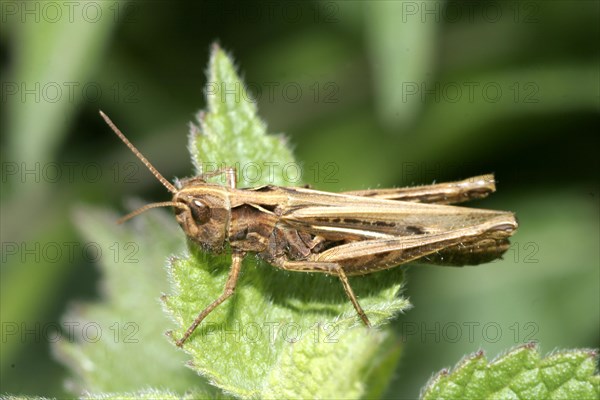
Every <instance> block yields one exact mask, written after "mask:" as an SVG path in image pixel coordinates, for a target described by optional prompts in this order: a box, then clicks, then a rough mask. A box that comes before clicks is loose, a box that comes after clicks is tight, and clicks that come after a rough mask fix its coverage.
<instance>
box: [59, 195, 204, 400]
mask: <svg viewBox="0 0 600 400" xmlns="http://www.w3.org/2000/svg"><path fill="white" fill-rule="evenodd" d="M117 217H118V216H117V215H114V214H113V213H109V212H106V211H103V210H98V209H94V208H91V207H80V208H79V209H78V210H77V212H76V213H75V215H74V220H75V223H76V225H77V227H78V228H79V230H80V232H81V234H82V236H83V238H84V239H85V242H84V243H85V246H87V247H86V248H87V249H88V250H87V251H89V254H90V259H94V260H97V261H99V266H100V268H101V273H102V282H101V296H102V297H101V300H100V301H98V302H93V303H87V304H77V305H74V306H73V307H72V308H71V310H70V311H69V312H68V313H67V314H66V315H65V316H64V317H63V323H62V324H61V325H62V326H67V327H72V328H71V329H72V332H70V333H71V334H72V336H73V337H69V336H70V335H69V332H66V333H65V334H63V335H59V336H58V337H60V340H59V341H58V342H56V343H55V346H54V353H55V355H56V356H57V358H58V359H59V360H60V361H62V362H63V364H65V365H66V366H67V368H68V369H70V370H71V373H72V374H73V375H74V377H73V378H72V379H71V382H70V384H69V387H71V389H72V390H73V392H74V393H77V394H79V393H81V392H83V391H84V390H85V391H88V392H92V393H102V392H124V391H135V390H140V389H142V388H145V387H166V388H169V389H170V390H173V391H177V392H179V393H184V392H185V391H186V390H189V389H190V388H194V387H195V388H203V387H207V386H208V385H206V384H204V385H203V382H202V381H201V380H198V378H197V377H196V376H195V375H194V374H193V373H192V372H191V371H190V370H189V369H187V368H185V367H184V366H183V362H184V358H185V357H184V356H183V355H182V354H177V353H174V352H173V350H172V348H171V346H170V345H169V343H168V339H167V338H166V337H165V336H164V330H165V327H166V326H167V325H168V323H169V320H168V318H166V317H165V315H164V314H163V313H162V312H161V310H160V305H159V304H160V302H159V297H160V295H161V293H162V292H165V291H166V289H167V287H168V282H167V279H166V276H165V274H164V270H163V269H162V266H163V265H164V262H165V259H166V258H167V255H168V254H169V253H171V252H177V251H181V250H182V248H183V247H184V240H182V239H183V238H182V234H181V232H180V231H179V229H178V228H177V226H176V224H175V222H174V221H173V218H172V217H171V216H169V215H167V214H166V213H165V212H161V211H160V210H154V211H153V212H151V213H146V214H144V215H142V216H139V217H137V218H136V219H135V220H132V221H131V222H129V223H127V224H125V225H123V226H119V225H117V224H116V220H117Z"/></svg>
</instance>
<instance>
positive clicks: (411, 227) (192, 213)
mask: <svg viewBox="0 0 600 400" xmlns="http://www.w3.org/2000/svg"><path fill="white" fill-rule="evenodd" d="M100 115H101V116H102V118H104V120H105V121H106V123H107V124H108V125H109V126H110V128H111V129H112V130H113V131H114V132H115V133H116V134H117V136H119V138H120V139H121V140H122V141H123V142H124V143H125V144H126V145H127V146H128V147H129V149H131V151H132V152H133V153H134V154H135V155H136V157H138V158H139V159H140V160H141V161H142V162H143V163H144V165H146V167H147V168H148V169H149V170H150V172H152V174H153V175H154V176H155V177H156V178H157V179H158V180H159V181H160V182H161V183H162V184H163V186H165V187H166V188H167V190H168V191H169V192H171V193H172V194H173V199H172V200H171V201H165V202H160V203H152V204H148V205H145V206H143V207H141V208H139V209H138V210H136V211H133V212H132V213H130V214H127V215H126V216H124V217H122V218H121V219H120V220H119V222H123V221H126V220H128V219H130V218H132V217H134V216H136V215H138V214H140V213H142V212H144V211H146V210H149V209H151V208H156V207H173V208H174V210H175V218H176V220H177V222H178V223H179V225H180V226H181V228H182V229H183V231H184V232H185V234H186V235H187V236H188V237H189V238H190V239H191V240H192V241H193V242H195V243H197V244H198V245H200V246H201V248H202V249H203V250H205V251H207V252H212V253H221V252H223V251H224V250H225V249H226V245H227V244H229V248H230V249H231V259H232V262H231V269H230V272H229V276H228V278H227V282H226V283H225V288H224V289H223V293H222V294H221V296H219V298H217V299H216V300H214V301H213V302H212V303H211V304H209V305H208V306H207V307H206V308H205V309H204V310H203V311H202V312H200V314H198V316H197V317H196V319H195V320H194V321H193V323H192V324H191V325H190V327H189V328H188V329H187V330H186V332H185V333H184V335H183V337H181V338H180V339H179V340H177V341H176V345H177V346H179V347H182V346H183V344H184V343H185V341H186V340H187V339H188V338H189V337H190V336H191V335H192V333H193V332H194V330H195V329H196V328H197V327H198V326H199V325H200V323H201V322H202V321H203V320H204V318H206V316H207V315H208V314H210V313H211V312H212V311H213V310H214V309H215V308H216V307H218V306H219V305H220V304H221V303H223V302H224V301H225V300H227V299H228V298H229V297H231V296H232V295H233V293H234V291H235V288H236V283H237V281H238V278H239V276H240V271H241V267H242V260H243V259H244V257H245V256H246V254H248V253H255V254H257V255H258V256H259V257H260V258H262V259H263V260H265V261H266V262H268V263H269V264H271V265H273V266H275V267H277V268H281V269H283V270H287V271H300V272H320V273H324V274H329V275H334V276H337V277H338V278H339V279H340V281H341V283H342V286H343V288H344V291H345V292H346V295H347V296H348V298H349V300H350V302H351V303H352V305H353V306H354V309H355V310H356V312H357V314H358V316H359V317H360V319H361V320H362V321H363V322H364V324H365V325H366V326H370V322H369V318H368V317H367V315H366V314H365V312H364V311H363V309H362V307H361V306H360V304H359V302H358V300H357V298H356V295H355V294H354V292H353V290H352V287H351V286H350V284H349V282H348V276H355V275H366V274H370V273H372V272H376V271H381V270H385V269H388V268H392V267H395V266H398V265H400V264H405V263H408V262H411V261H415V260H422V261H425V262H428V263H432V264H440V265H475V264H480V263H482V262H487V261H491V260H494V259H496V258H499V257H500V256H501V255H502V253H504V252H505V251H506V250H507V249H508V247H509V241H508V238H509V237H510V236H511V235H512V234H513V233H514V232H515V230H516V229H517V226H518V225H517V221H516V219H515V216H514V214H513V213H511V212H505V211H493V210H483V209H472V208H466V207H457V206H453V205H449V204H456V203H462V202H464V201H468V200H473V199H478V198H483V197H485V196H487V195H488V194H490V193H492V192H494V191H495V190H496V187H495V181H494V176H493V175H492V174H488V175H481V176H476V177H473V178H470V179H466V180H462V181H457V182H449V183H441V184H433V185H426V186H419V187H410V188H398V189H373V190H360V191H351V192H343V193H329V192H323V191H318V190H312V189H310V188H307V187H280V186H273V185H265V186H260V187H254V188H237V182H236V171H235V169H233V168H225V169H222V170H219V171H216V172H212V173H210V174H204V175H200V176H196V177H193V178H188V179H184V180H180V181H177V182H176V184H175V185H173V184H171V183H170V182H169V181H167V180H166V179H165V178H164V177H163V176H162V175H161V174H160V173H159V172H158V170H156V168H154V167H153V166H152V164H151V163H150V162H149V161H148V160H147V159H146V158H145V157H144V156H143V155H142V154H141V153H140V151H139V150H138V149H137V148H136V147H135V146H134V145H133V144H132V143H131V142H130V141H129V140H128V139H127V138H126V137H125V135H124V134H123V133H122V132H121V131H120V130H119V129H118V128H117V127H116V126H115V124H114V123H113V122H112V121H111V120H110V119H109V118H108V117H107V116H106V115H105V114H104V113H103V112H102V111H100ZM217 175H224V177H225V181H226V185H219V184H214V183H209V182H207V179H208V178H210V177H214V176H217Z"/></svg>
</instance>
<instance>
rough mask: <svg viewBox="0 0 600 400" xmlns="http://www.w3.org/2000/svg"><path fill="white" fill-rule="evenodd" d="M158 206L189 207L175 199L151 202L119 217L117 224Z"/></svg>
mask: <svg viewBox="0 0 600 400" xmlns="http://www.w3.org/2000/svg"><path fill="white" fill-rule="evenodd" d="M158 207H175V208H182V209H184V210H185V209H187V207H186V206H184V205H183V204H181V203H177V202H175V201H163V202H161V203H151V204H146V205H145V206H143V207H140V208H138V209H137V210H135V211H132V212H130V213H129V214H127V215H125V216H124V217H121V218H119V220H118V221H117V224H122V223H123V222H125V221H127V220H130V219H131V218H133V217H135V216H138V215H140V214H141V213H143V212H144V211H146V210H150V209H151V208H158Z"/></svg>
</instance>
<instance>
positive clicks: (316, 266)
mask: <svg viewBox="0 0 600 400" xmlns="http://www.w3.org/2000/svg"><path fill="white" fill-rule="evenodd" d="M273 264H274V265H275V266H277V267H278V268H281V269H283V270H286V271H297V272H321V273H325V274H328V275H336V276H337V277H338V278H340V281H341V282H342V286H343V287H344V292H346V296H348V299H350V302H351V303H352V305H353V306H354V309H355V310H356V313H357V314H358V316H359V317H360V319H361V320H362V321H363V323H364V324H365V325H366V326H367V327H371V322H370V321H369V318H368V317H367V314H365V312H364V310H363V308H362V307H361V305H360V303H359V302H358V299H357V298H356V295H355V294H354V291H353V290H352V286H350V282H349V281H348V277H347V276H346V273H345V272H344V269H343V268H342V267H341V265H339V264H337V263H323V262H310V261H289V260H287V259H285V258H278V259H275V260H273Z"/></svg>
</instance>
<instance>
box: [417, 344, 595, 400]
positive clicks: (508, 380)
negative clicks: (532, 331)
mask: <svg viewBox="0 0 600 400" xmlns="http://www.w3.org/2000/svg"><path fill="white" fill-rule="evenodd" d="M597 360H598V353H597V351H595V350H589V349H580V350H567V351H560V352H556V353H554V354H551V355H549V356H547V357H546V358H545V359H541V358H540V355H539V352H538V349H537V347H536V346H535V345H534V344H528V345H525V346H522V347H518V348H516V349H513V350H511V351H509V352H508V353H507V354H505V355H504V356H501V357H499V358H497V359H496V360H494V361H492V362H488V361H487V360H486V358H485V356H484V354H483V352H482V351H480V352H477V353H475V354H473V355H471V356H468V357H466V358H465V359H463V360H462V361H461V362H460V363H459V364H458V366H456V367H455V368H454V370H453V371H452V372H448V371H447V370H442V371H441V372H439V373H438V374H437V375H436V376H435V377H433V379H432V380H431V381H430V382H429V383H428V384H427V387H426V388H425V390H424V391H423V393H422V396H421V398H422V399H423V400H429V399H441V398H443V399H461V400H462V399H598V398H599V396H600V375H598V374H594V371H595V370H596V363H597Z"/></svg>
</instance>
